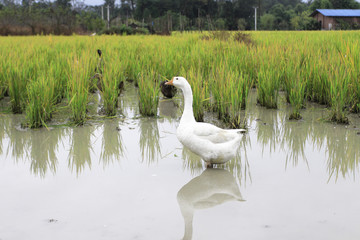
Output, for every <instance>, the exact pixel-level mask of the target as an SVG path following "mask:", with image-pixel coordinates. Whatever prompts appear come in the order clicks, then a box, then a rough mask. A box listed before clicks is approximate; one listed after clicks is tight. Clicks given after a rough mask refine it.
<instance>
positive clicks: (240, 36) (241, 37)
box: [233, 32, 255, 46]
mask: <svg viewBox="0 0 360 240" xmlns="http://www.w3.org/2000/svg"><path fill="white" fill-rule="evenodd" d="M233 39H234V41H236V42H240V43H244V44H245V45H247V46H253V45H255V42H254V41H253V39H252V38H251V35H250V34H247V33H243V32H236V33H235V34H234V36H233Z"/></svg>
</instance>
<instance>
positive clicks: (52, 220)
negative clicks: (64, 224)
mask: <svg viewBox="0 0 360 240" xmlns="http://www.w3.org/2000/svg"><path fill="white" fill-rule="evenodd" d="M57 221H58V220H56V219H53V218H50V219H49V220H48V222H49V223H56V222H57Z"/></svg>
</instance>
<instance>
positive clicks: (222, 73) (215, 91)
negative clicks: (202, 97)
mask: <svg viewBox="0 0 360 240" xmlns="http://www.w3.org/2000/svg"><path fill="white" fill-rule="evenodd" d="M226 70H227V69H226V67H225V64H224V63H223V62H220V63H219V65H217V66H214V68H213V70H212V73H211V75H210V89H211V94H212V97H213V101H212V109H213V111H214V112H217V114H218V118H219V119H220V120H223V121H225V122H228V121H229V117H230V116H229V109H228V106H229V101H228V99H227V97H228V96H229V95H228V92H227V90H228V89H229V88H228V86H227V85H226V79H227V78H226V77H227V76H226V73H227V71H226Z"/></svg>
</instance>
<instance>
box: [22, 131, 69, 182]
mask: <svg viewBox="0 0 360 240" xmlns="http://www.w3.org/2000/svg"><path fill="white" fill-rule="evenodd" d="M65 132H66V130H65V129H54V130H51V131H47V130H46V131H36V132H31V138H30V140H29V146H30V148H31V152H30V157H31V165H30V168H31V171H32V172H33V174H35V175H39V176H40V177H45V175H46V173H47V172H48V170H50V171H51V173H53V174H55V172H56V166H57V162H58V159H57V156H56V151H57V148H58V145H59V142H60V141H61V138H62V136H63V133H65Z"/></svg>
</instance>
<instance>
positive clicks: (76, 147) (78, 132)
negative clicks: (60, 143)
mask: <svg viewBox="0 0 360 240" xmlns="http://www.w3.org/2000/svg"><path fill="white" fill-rule="evenodd" d="M91 135H92V128H91V127H80V128H74V129H72V136H71V144H70V146H71V147H70V152H69V157H68V166H69V168H71V171H74V169H75V171H76V174H77V175H79V174H80V173H81V172H82V171H83V170H84V168H85V166H86V165H88V167H89V168H91V155H90V150H92V145H91Z"/></svg>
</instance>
